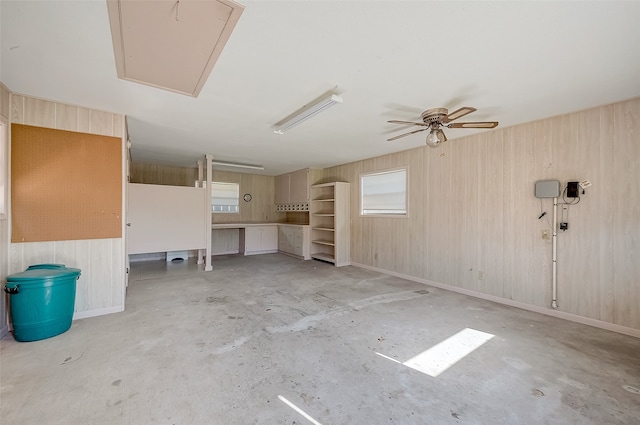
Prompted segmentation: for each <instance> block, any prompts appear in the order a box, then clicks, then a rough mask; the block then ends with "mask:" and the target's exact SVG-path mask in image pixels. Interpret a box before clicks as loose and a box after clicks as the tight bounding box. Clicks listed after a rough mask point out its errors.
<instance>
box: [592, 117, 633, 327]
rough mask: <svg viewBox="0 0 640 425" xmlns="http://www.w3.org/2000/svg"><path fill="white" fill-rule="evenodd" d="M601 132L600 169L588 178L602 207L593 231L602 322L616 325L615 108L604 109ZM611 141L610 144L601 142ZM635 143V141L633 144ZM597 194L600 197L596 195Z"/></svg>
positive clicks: (598, 204)
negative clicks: (613, 255) (596, 248)
mask: <svg viewBox="0 0 640 425" xmlns="http://www.w3.org/2000/svg"><path fill="white" fill-rule="evenodd" d="M600 110H601V114H600V133H599V138H598V140H597V143H598V145H599V146H600V148H599V154H600V155H599V158H598V159H599V163H598V167H597V168H596V169H595V170H593V171H595V174H594V175H593V179H592V177H591V176H586V177H587V178H588V179H589V180H590V181H591V182H592V183H593V184H594V186H592V187H590V188H589V189H588V190H587V194H586V197H587V199H591V198H592V197H593V198H595V199H594V200H593V203H594V204H596V205H597V206H598V208H597V210H596V212H595V216H594V217H593V220H594V222H595V226H594V227H593V228H592V230H591V231H592V232H593V233H594V234H595V235H597V240H596V243H597V245H598V263H599V264H598V265H599V270H600V275H599V276H598V279H599V281H600V282H601V284H600V285H598V289H599V291H600V294H599V300H600V316H599V317H600V320H604V321H606V322H611V323H614V320H615V316H614V305H615V304H614V303H615V298H614V289H613V288H614V285H613V279H614V274H615V270H614V267H615V264H614V262H613V261H610V257H611V253H612V252H614V250H613V246H614V244H613V241H614V238H613V231H614V226H613V224H614V211H615V208H612V206H613V205H615V204H614V201H615V200H616V199H618V196H619V195H618V193H617V192H618V191H617V190H612V189H608V188H614V187H615V176H614V173H612V172H611V170H613V169H614V167H615V166H616V162H615V161H614V150H615V147H614V143H615V142H613V138H612V136H613V135H615V131H614V116H615V111H614V106H606V107H603V108H600ZM603 141H608V142H607V143H601V142H603ZM632 143H633V142H632ZM594 195H596V196H594Z"/></svg>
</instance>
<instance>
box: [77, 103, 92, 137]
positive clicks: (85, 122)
mask: <svg viewBox="0 0 640 425" xmlns="http://www.w3.org/2000/svg"><path fill="white" fill-rule="evenodd" d="M90 121H91V120H90V110H89V109H87V108H78V128H77V130H76V131H80V132H82V133H90V132H91V124H90Z"/></svg>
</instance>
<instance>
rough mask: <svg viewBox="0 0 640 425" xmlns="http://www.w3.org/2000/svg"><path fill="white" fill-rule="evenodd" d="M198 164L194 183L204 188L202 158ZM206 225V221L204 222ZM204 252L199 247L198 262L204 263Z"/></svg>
mask: <svg viewBox="0 0 640 425" xmlns="http://www.w3.org/2000/svg"><path fill="white" fill-rule="evenodd" d="M197 164H198V180H196V182H195V185H196V187H201V188H204V187H205V186H204V185H203V184H202V172H203V170H202V168H203V162H202V160H200V161H198V162H197ZM205 226H206V223H205ZM205 252H206V250H204V249H199V250H198V264H204V258H205V255H206V254H205Z"/></svg>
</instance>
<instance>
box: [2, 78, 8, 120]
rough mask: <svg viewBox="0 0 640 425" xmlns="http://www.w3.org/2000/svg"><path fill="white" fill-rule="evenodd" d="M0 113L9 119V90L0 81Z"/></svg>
mask: <svg viewBox="0 0 640 425" xmlns="http://www.w3.org/2000/svg"><path fill="white" fill-rule="evenodd" d="M0 115H2V116H3V117H5V118H6V119H9V118H10V117H11V91H9V89H8V88H7V87H6V86H5V85H4V84H2V83H1V82H0Z"/></svg>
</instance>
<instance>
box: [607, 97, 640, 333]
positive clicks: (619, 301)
mask: <svg viewBox="0 0 640 425" xmlns="http://www.w3.org/2000/svg"><path fill="white" fill-rule="evenodd" d="M614 108H615V109H614V111H615V113H614V130H613V134H614V137H613V142H614V145H613V150H614V164H613V175H614V181H615V187H616V189H617V194H618V198H617V199H616V201H615V203H614V204H613V205H614V212H613V231H612V237H613V260H614V263H613V268H614V271H615V274H614V279H613V287H614V293H613V294H614V321H615V323H618V324H625V323H634V324H638V323H639V322H640V302H639V301H638V300H640V261H638V259H639V258H640V196H639V195H638V193H639V192H640V191H639V190H638V182H640V143H639V142H638V140H639V139H640V99H635V100H632V101H629V102H624V103H620V104H617V105H615V106H614Z"/></svg>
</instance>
